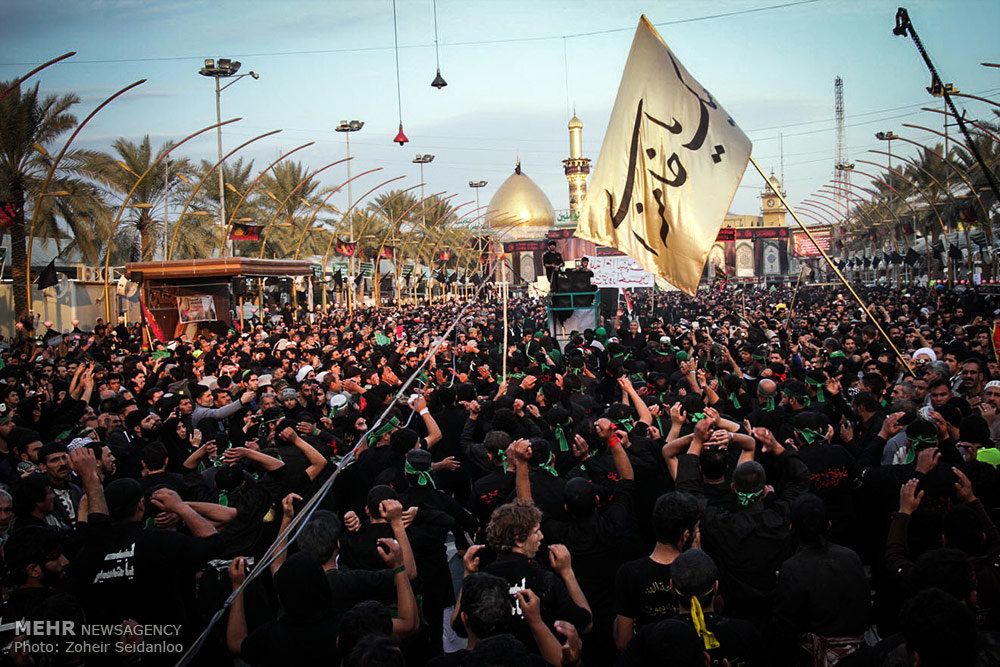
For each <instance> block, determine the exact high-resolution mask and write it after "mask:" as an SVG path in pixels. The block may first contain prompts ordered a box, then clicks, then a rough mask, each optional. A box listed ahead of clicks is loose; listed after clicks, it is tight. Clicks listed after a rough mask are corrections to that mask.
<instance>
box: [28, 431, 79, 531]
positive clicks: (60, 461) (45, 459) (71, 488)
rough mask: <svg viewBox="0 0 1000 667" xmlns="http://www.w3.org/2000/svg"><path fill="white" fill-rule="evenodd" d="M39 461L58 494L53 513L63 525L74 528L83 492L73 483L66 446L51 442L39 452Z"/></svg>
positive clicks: (48, 480)
mask: <svg viewBox="0 0 1000 667" xmlns="http://www.w3.org/2000/svg"><path fill="white" fill-rule="evenodd" d="M38 460H39V462H40V463H41V464H42V471H43V472H44V473H45V477H46V481H47V482H48V483H49V485H50V486H51V487H52V492H53V493H55V494H56V502H55V505H54V506H53V509H52V513H53V514H54V515H55V516H56V517H57V518H58V519H59V521H60V522H61V523H62V524H63V525H65V526H67V527H70V528H72V527H73V526H75V525H76V510H77V508H78V507H80V498H81V497H82V496H83V492H82V491H81V490H80V487H79V486H77V485H76V484H74V483H73V482H72V481H71V477H72V476H73V471H72V470H71V469H70V467H69V456H68V454H67V451H66V445H63V444H61V443H58V442H50V443H49V444H47V445H45V446H44V447H42V449H41V450H40V451H39V452H38Z"/></svg>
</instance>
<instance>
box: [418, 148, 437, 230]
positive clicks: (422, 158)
mask: <svg viewBox="0 0 1000 667" xmlns="http://www.w3.org/2000/svg"><path fill="white" fill-rule="evenodd" d="M433 161H434V156H433V155H430V154H427V153H425V154H423V155H417V156H416V157H415V158H413V164H419V165H420V199H423V198H424V165H425V164H430V163H431V162H433ZM420 224H422V225H423V224H427V216H426V215H425V214H424V212H423V211H421V213H420Z"/></svg>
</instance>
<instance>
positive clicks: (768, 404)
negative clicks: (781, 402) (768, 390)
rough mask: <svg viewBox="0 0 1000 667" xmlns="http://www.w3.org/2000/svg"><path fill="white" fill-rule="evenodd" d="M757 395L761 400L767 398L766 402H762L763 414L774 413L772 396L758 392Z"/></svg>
mask: <svg viewBox="0 0 1000 667" xmlns="http://www.w3.org/2000/svg"><path fill="white" fill-rule="evenodd" d="M757 395H758V396H760V397H761V398H767V400H766V401H764V412H774V407H775V404H774V395H773V394H770V395H768V394H762V393H760V392H759V391H758V392H757Z"/></svg>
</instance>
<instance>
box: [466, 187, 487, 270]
mask: <svg viewBox="0 0 1000 667" xmlns="http://www.w3.org/2000/svg"><path fill="white" fill-rule="evenodd" d="M469 187H470V188H472V189H474V190H475V191H476V210H477V211H478V210H479V209H480V208H481V207H480V206H479V190H480V188H485V187H486V181H469ZM476 249H477V250H478V251H479V252H480V254H482V252H483V219H482V216H480V218H479V232H478V234H477V240H476Z"/></svg>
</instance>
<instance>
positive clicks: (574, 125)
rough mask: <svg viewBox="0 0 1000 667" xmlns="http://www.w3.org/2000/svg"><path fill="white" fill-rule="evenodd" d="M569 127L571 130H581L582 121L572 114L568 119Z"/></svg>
mask: <svg viewBox="0 0 1000 667" xmlns="http://www.w3.org/2000/svg"><path fill="white" fill-rule="evenodd" d="M569 129H571V130H582V129H583V121H582V120H580V119H579V118H577V117H576V116H573V117H572V118H570V119H569Z"/></svg>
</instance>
